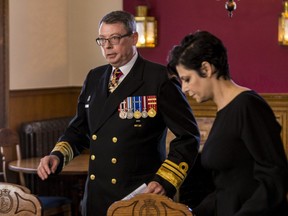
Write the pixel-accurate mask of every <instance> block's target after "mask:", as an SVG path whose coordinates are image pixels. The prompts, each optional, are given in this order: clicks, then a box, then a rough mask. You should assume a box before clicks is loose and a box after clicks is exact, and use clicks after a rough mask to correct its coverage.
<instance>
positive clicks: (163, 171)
mask: <svg viewBox="0 0 288 216" xmlns="http://www.w3.org/2000/svg"><path fill="white" fill-rule="evenodd" d="M188 168H189V166H188V164H187V163H186V162H181V163H180V164H175V163H173V162H172V161H170V160H165V161H164V163H163V164H162V165H161V167H160V168H159V170H158V171H157V173H156V174H157V175H159V176H161V177H162V178H164V179H165V180H166V181H168V182H170V183H171V184H172V185H174V187H175V188H176V189H177V190H178V189H179V188H180V186H181V184H182V183H183V181H184V179H185V178H186V176H187V171H188Z"/></svg>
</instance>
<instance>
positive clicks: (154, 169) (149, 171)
mask: <svg viewBox="0 0 288 216" xmlns="http://www.w3.org/2000/svg"><path fill="white" fill-rule="evenodd" d="M111 71H112V67H111V65H104V66H100V67H97V68H95V69H93V70H91V71H90V72H89V74H88V76H87V78H86V80H85V83H84V85H83V88H82V91H81V94H80V96H79V100H78V108H77V114H76V115H75V117H74V119H73V120H72V121H71V123H70V125H69V126H68V128H67V130H66V131H65V133H64V135H63V136H62V137H61V138H60V139H59V142H58V143H57V144H56V146H55V148H54V149H53V151H52V153H51V154H55V155H58V156H59V157H60V159H61V164H60V166H59V167H60V168H59V170H58V171H61V168H62V167H63V166H62V165H65V164H67V163H68V162H69V161H70V160H71V159H73V157H75V156H77V155H78V154H80V153H81V152H82V151H83V149H85V148H88V149H90V151H89V153H90V155H91V157H90V162H89V173H88V177H87V181H86V187H85V194H84V199H83V214H84V215H97V216H101V215H106V211H107V209H108V207H109V205H111V204H112V203H113V202H114V201H117V200H120V199H122V198H123V197H125V196H126V195H127V194H129V193H130V192H131V191H133V190H134V189H135V188H137V187H139V186H140V185H141V184H142V183H148V182H150V181H151V180H155V181H158V182H160V183H161V184H162V185H163V186H164V188H165V190H166V191H167V195H168V196H170V197H172V196H173V195H174V193H175V191H176V189H177V188H179V187H180V185H181V183H182V182H183V181H184V179H185V177H186V176H187V173H188V172H189V171H190V169H191V167H192V165H193V163H194V161H195V159H196V156H197V153H198V147H199V131H198V128H197V124H196V121H195V118H194V116H193V114H192V110H191V108H190V106H189V104H188V102H187V100H186V97H185V95H184V94H183V93H182V91H181V87H180V85H179V82H178V81H177V80H176V79H175V78H172V79H169V77H168V74H167V71H166V68H165V67H164V66H162V65H159V64H156V63H152V62H150V61H147V60H144V59H143V58H142V57H141V56H139V57H138V59H137V60H136V62H135V64H134V66H133V67H132V69H131V71H130V72H129V74H128V75H127V76H126V77H125V79H124V80H123V81H122V82H121V84H120V85H119V86H118V87H117V89H116V90H115V91H114V92H113V93H111V94H109V93H108V87H107V86H108V82H109V77H110V74H111ZM135 96H152V97H153V98H154V99H155V98H156V103H154V105H153V106H155V111H156V115H155V116H154V117H149V116H148V117H147V118H142V117H141V118H139V119H136V118H134V117H133V118H132V119H127V118H125V119H123V118H120V117H119V105H120V103H121V102H122V101H123V100H125V99H126V98H127V97H132V98H133V97H135ZM134 111H135V110H134ZM167 127H168V128H169V129H170V130H171V131H172V132H173V133H174V134H175V135H176V138H175V139H174V140H173V141H172V142H171V144H170V153H169V154H168V156H166V151H165V148H166V144H165V137H166V131H167Z"/></svg>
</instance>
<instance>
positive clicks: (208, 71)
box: [201, 61, 213, 77]
mask: <svg viewBox="0 0 288 216" xmlns="http://www.w3.org/2000/svg"><path fill="white" fill-rule="evenodd" d="M201 70H202V73H204V74H205V75H206V77H210V76H212V74H213V66H212V65H211V64H210V63H209V62H207V61H203V62H202V64H201Z"/></svg>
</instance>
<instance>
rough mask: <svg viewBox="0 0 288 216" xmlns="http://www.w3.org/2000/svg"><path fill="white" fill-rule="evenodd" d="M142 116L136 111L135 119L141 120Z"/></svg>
mask: <svg viewBox="0 0 288 216" xmlns="http://www.w3.org/2000/svg"><path fill="white" fill-rule="evenodd" d="M141 116H142V114H141V112H140V111H138V110H136V111H135V112H134V118H136V119H139V118H141Z"/></svg>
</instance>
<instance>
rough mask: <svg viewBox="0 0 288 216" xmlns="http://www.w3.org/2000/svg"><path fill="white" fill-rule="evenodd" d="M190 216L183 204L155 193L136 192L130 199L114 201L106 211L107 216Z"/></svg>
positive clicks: (190, 213)
mask: <svg viewBox="0 0 288 216" xmlns="http://www.w3.org/2000/svg"><path fill="white" fill-rule="evenodd" d="M131 215H134V216H150V215H155V216H192V212H191V210H190V209H189V207H187V206H186V205H184V204H181V203H177V202H174V201H173V200H172V199H170V198H168V197H166V196H161V195H157V194H152V193H149V194H138V195H136V196H135V197H133V198H131V199H130V200H120V201H116V202H114V203H113V204H112V205H111V206H110V207H109V209H108V211H107V216H131Z"/></svg>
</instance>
